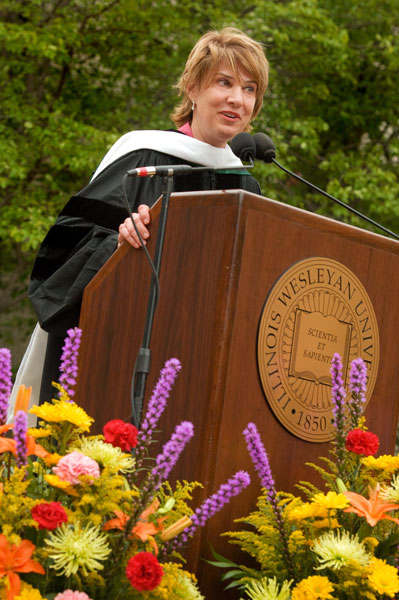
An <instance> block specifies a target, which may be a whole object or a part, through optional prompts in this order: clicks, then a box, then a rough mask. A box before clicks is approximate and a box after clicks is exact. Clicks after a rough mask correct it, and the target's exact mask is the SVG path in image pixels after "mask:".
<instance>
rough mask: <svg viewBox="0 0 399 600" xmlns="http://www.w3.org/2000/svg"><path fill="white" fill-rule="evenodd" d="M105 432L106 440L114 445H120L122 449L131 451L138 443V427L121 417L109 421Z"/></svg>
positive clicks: (105, 426)
mask: <svg viewBox="0 0 399 600" xmlns="http://www.w3.org/2000/svg"><path fill="white" fill-rule="evenodd" d="M103 432H104V439H105V441H106V442H107V443H108V444H112V445H113V446H119V448H121V450H124V451H127V452H130V450H131V449H132V448H135V447H136V445H137V427H135V426H134V425H131V424H130V423H125V422H124V421H122V420H121V419H113V421H108V423H106V424H105V425H104V429H103Z"/></svg>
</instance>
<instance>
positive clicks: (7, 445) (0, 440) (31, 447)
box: [0, 386, 49, 458]
mask: <svg viewBox="0 0 399 600" xmlns="http://www.w3.org/2000/svg"><path fill="white" fill-rule="evenodd" d="M21 387H22V386H21ZM13 427H14V425H0V454H1V453H2V452H12V453H13V454H14V456H16V455H17V450H16V448H15V440H13V439H12V438H6V437H2V434H3V433H5V432H6V431H8V430H9V429H12V428H13ZM26 448H27V455H28V456H31V455H32V454H34V455H35V456H39V457H40V458H46V456H48V454H49V452H47V450H45V449H44V448H43V446H41V445H40V444H37V443H36V440H35V438H34V437H33V436H32V435H27V436H26Z"/></svg>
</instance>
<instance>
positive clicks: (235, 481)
mask: <svg viewBox="0 0 399 600" xmlns="http://www.w3.org/2000/svg"><path fill="white" fill-rule="evenodd" d="M250 483H251V478H250V476H249V475H248V473H247V472H246V471H238V472H237V473H236V474H235V475H233V477H230V479H228V480H227V482H226V483H223V484H222V485H221V486H220V487H219V489H218V491H217V492H216V493H215V494H213V495H212V496H210V497H209V498H207V499H206V500H205V501H204V502H203V503H202V504H201V506H199V507H198V508H197V509H196V511H195V513H194V514H193V515H192V516H191V517H190V519H191V521H192V525H190V527H188V528H187V529H185V530H184V531H183V532H182V534H181V536H179V537H180V539H179V542H180V544H184V543H185V542H186V541H187V539H188V538H189V537H190V536H192V535H193V534H194V532H195V530H196V529H197V528H198V527H203V526H204V525H205V523H206V522H207V521H208V519H210V518H211V517H212V516H213V515H214V514H216V513H217V512H219V510H220V509H221V508H223V506H224V505H225V504H227V503H228V502H229V501H230V499H231V498H233V497H234V496H237V495H238V494H239V493H240V492H241V491H242V490H243V489H244V488H246V487H247V486H248V485H249V484H250Z"/></svg>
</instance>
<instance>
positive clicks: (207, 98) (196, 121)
mask: <svg viewBox="0 0 399 600" xmlns="http://www.w3.org/2000/svg"><path fill="white" fill-rule="evenodd" d="M238 74H239V76H238V77H236V76H235V75H234V73H233V72H232V70H231V68H230V67H229V66H228V63H227V62H226V61H222V62H221V63H220V65H219V66H218V68H217V69H216V70H215V72H214V73H213V75H212V79H211V82H210V84H209V85H208V86H207V87H205V86H204V85H201V86H200V87H199V86H193V87H191V88H189V89H188V90H187V93H188V96H189V98H190V100H191V101H193V102H195V108H194V112H193V119H192V123H191V129H192V132H193V135H194V137H195V138H197V139H198V140H201V141H203V142H206V143H207V144H211V145H212V146H216V147H218V148H224V146H225V145H226V144H227V142H228V141H229V140H231V139H232V138H233V137H234V136H235V135H237V133H240V132H241V131H243V130H244V129H245V128H246V126H247V125H248V123H249V121H250V119H251V116H252V113H253V110H254V106H255V101H256V83H255V81H254V80H253V77H251V75H250V74H249V73H247V71H244V70H241V69H240V70H239V71H238Z"/></svg>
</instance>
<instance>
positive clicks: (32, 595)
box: [14, 581, 45, 600]
mask: <svg viewBox="0 0 399 600" xmlns="http://www.w3.org/2000/svg"><path fill="white" fill-rule="evenodd" d="M14 600H45V599H44V598H43V596H42V595H41V593H40V592H39V590H37V589H36V588H34V587H32V586H31V585H29V583H26V582H25V581H22V582H21V593H20V594H19V595H18V596H14Z"/></svg>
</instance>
